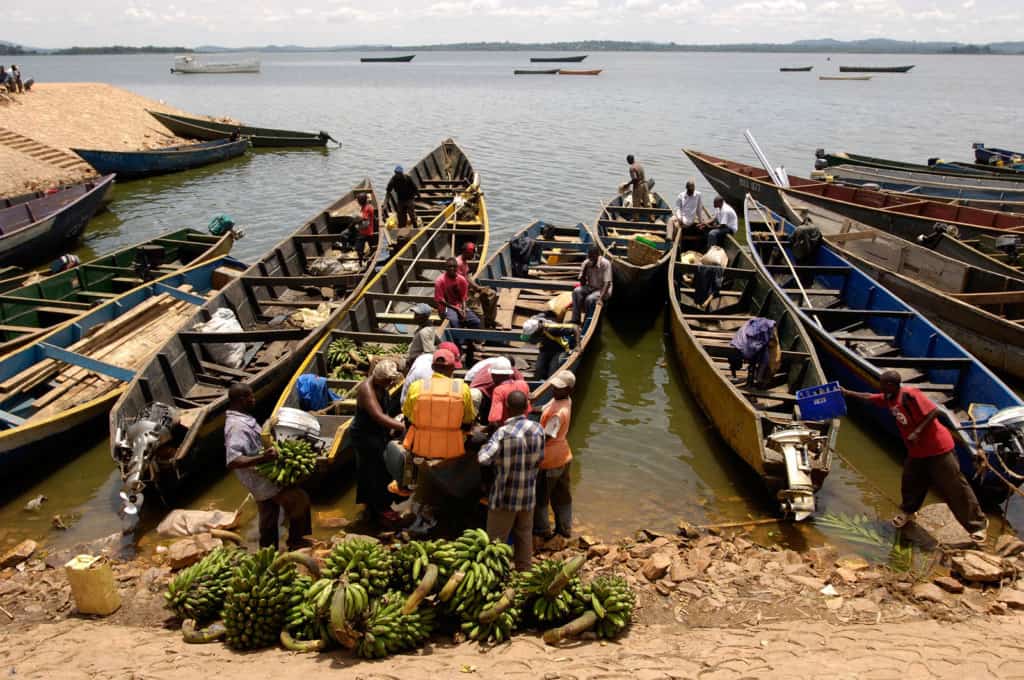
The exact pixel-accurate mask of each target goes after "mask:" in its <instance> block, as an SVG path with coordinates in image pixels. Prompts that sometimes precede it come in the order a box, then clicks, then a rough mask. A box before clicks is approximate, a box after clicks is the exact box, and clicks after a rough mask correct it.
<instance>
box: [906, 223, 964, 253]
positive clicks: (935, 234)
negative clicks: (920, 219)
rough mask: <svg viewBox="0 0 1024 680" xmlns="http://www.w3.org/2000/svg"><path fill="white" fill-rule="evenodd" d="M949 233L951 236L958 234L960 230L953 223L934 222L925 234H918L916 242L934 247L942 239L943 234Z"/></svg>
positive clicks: (954, 236) (955, 236) (957, 235)
mask: <svg viewBox="0 0 1024 680" xmlns="http://www.w3.org/2000/svg"><path fill="white" fill-rule="evenodd" d="M947 234H948V235H949V236H951V237H953V238H957V237H959V236H960V230H959V229H957V228H956V226H955V225H952V224H946V223H945V222H936V223H935V224H933V225H932V230H931V232H929V233H927V234H918V237H917V242H918V243H919V244H921V245H922V246H925V247H926V248H934V247H935V246H936V245H938V243H939V241H941V240H942V237H943V236H944V235H947Z"/></svg>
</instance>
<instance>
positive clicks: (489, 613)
mask: <svg viewBox="0 0 1024 680" xmlns="http://www.w3.org/2000/svg"><path fill="white" fill-rule="evenodd" d="M524 601H525V600H524V599H523V596H522V593H521V591H517V589H516V588H515V587H514V586H513V587H509V588H506V589H504V590H491V591H489V592H488V593H487V595H486V596H485V597H484V599H483V603H482V605H481V609H480V612H479V613H478V614H477V615H476V616H475V617H474V618H470V619H466V620H464V621H463V622H462V624H461V628H462V632H463V633H465V634H466V637H467V638H469V639H470V640H474V641H477V642H485V643H489V644H498V643H499V642H503V641H504V640H508V639H509V638H510V637H512V633H514V632H515V631H516V629H518V628H519V624H520V622H521V621H522V615H521V612H522V605H523V603H524Z"/></svg>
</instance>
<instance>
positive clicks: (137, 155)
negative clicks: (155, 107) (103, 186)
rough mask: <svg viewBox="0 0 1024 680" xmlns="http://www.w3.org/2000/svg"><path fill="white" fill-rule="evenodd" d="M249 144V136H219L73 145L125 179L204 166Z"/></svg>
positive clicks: (102, 169)
mask: <svg viewBox="0 0 1024 680" xmlns="http://www.w3.org/2000/svg"><path fill="white" fill-rule="evenodd" d="M247 148H249V140H248V139H245V138H243V139H236V140H231V139H218V140H214V141H212V142H198V143H196V144H184V145H181V146H169V147H166V148H163V149H150V150H147V151H103V150H100V149H71V150H72V151H74V152H75V153H76V154H78V155H79V156H81V157H82V160H84V161H85V162H86V163H88V164H89V165H91V166H92V167H93V168H94V169H95V170H96V172H98V173H100V174H106V173H117V176H118V177H120V178H121V179H134V178H138V177H150V176H152V175H164V174H167V173H170V172H180V171H182V170H191V169H192V168H201V167H203V166H204V165H210V164H211V163H220V162H222V161H226V160H230V159H232V158H238V157H239V156H241V155H242V154H244V153H245V150H246V149H247Z"/></svg>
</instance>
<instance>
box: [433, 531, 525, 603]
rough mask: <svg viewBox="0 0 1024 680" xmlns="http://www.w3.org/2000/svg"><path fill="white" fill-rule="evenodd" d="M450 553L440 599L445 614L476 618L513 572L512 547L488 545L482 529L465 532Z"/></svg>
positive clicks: (455, 541)
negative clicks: (490, 594) (443, 605)
mask: <svg viewBox="0 0 1024 680" xmlns="http://www.w3.org/2000/svg"><path fill="white" fill-rule="evenodd" d="M450 546H451V547H452V548H453V552H452V554H451V556H450V558H451V564H450V566H449V570H450V572H451V575H450V576H449V577H448V580H447V582H446V583H445V585H444V587H442V588H441V592H440V594H439V596H438V597H439V598H440V600H441V602H445V603H447V607H446V610H447V612H448V613H450V614H456V615H459V616H461V617H463V618H476V615H478V614H479V612H480V610H481V609H483V604H484V600H485V598H486V597H487V594H488V593H489V592H490V591H491V590H501V588H502V586H503V584H504V583H505V581H506V580H507V579H508V576H509V574H510V573H511V571H512V547H511V546H510V545H508V544H507V543H502V542H500V541H493V542H492V541H491V539H490V537H489V536H488V535H487V532H486V531H484V530H483V529H467V530H466V531H464V532H463V534H462V535H461V536H459V537H458V538H457V539H455V540H454V541H452V542H451V543H450Z"/></svg>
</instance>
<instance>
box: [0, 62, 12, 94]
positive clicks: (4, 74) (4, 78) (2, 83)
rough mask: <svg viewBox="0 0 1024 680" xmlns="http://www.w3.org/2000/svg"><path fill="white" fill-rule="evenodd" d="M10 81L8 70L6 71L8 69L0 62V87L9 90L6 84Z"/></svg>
mask: <svg viewBox="0 0 1024 680" xmlns="http://www.w3.org/2000/svg"><path fill="white" fill-rule="evenodd" d="M10 82H11V74H10V72H8V70H7V69H6V68H5V67H4V65H3V64H0V88H3V89H5V90H9V89H10V87H9V85H8V84H9V83H10Z"/></svg>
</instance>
